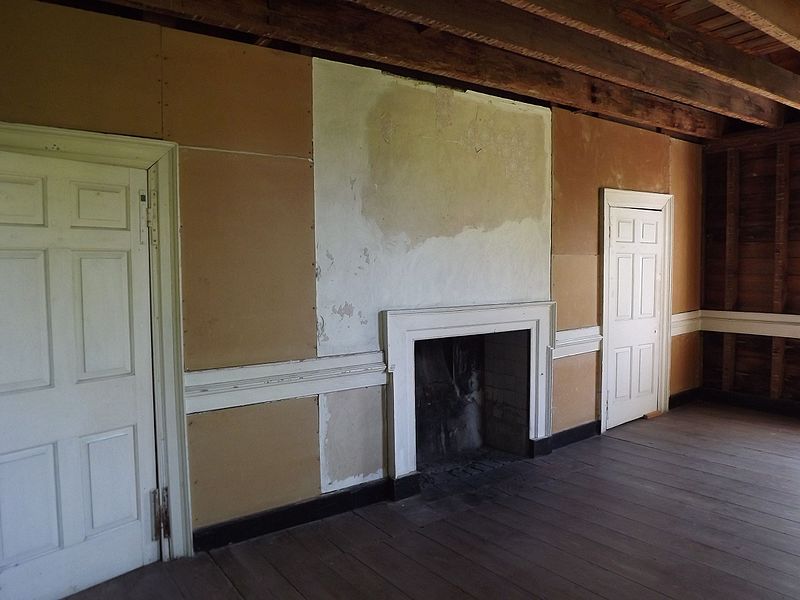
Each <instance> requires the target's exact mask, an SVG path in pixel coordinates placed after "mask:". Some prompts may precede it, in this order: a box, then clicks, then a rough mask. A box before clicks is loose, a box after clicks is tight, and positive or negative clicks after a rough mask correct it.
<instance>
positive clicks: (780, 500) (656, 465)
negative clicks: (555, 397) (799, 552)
mask: <svg viewBox="0 0 800 600" xmlns="http://www.w3.org/2000/svg"><path fill="white" fill-rule="evenodd" d="M604 441H605V440H604ZM592 450H593V451H592V452H586V451H585V450H583V449H577V448H576V449H570V448H566V449H565V455H566V456H568V457H571V458H574V459H575V460H582V461H584V462H586V463H587V464H590V465H592V466H595V467H597V466H602V465H607V464H609V463H618V464H621V465H629V466H631V467H637V468H641V469H647V470H650V471H655V472H658V473H661V474H663V475H666V476H668V477H676V478H679V479H682V480H684V481H687V482H695V483H696V484H697V486H696V487H694V488H693V489H695V490H700V489H702V488H704V487H711V488H717V489H719V490H725V491H727V492H730V493H732V494H741V495H743V496H750V497H752V498H754V499H756V500H760V501H762V502H766V503H770V504H772V503H774V504H776V505H779V506H783V507H785V508H789V509H792V512H794V513H795V518H792V517H789V516H787V515H786V514H783V515H782V516H784V517H785V518H792V520H797V518H796V517H797V516H800V510H798V509H797V508H796V507H798V506H800V489H797V490H795V491H794V492H786V491H783V490H775V489H771V488H766V487H762V486H761V485H759V484H757V483H754V482H753V481H751V480H750V479H751V478H738V479H732V478H730V477H728V476H726V475H717V474H715V473H710V472H708V471H705V472H704V471H698V470H696V469H692V468H687V467H685V466H683V465H680V464H675V463H670V462H664V461H661V460H658V459H654V458H652V457H649V456H643V455H642V453H640V452H636V451H631V450H630V449H629V450H628V451H625V450H618V449H614V448H612V447H610V446H609V445H608V444H595V445H593V446H592ZM742 479H745V481H743V480H742ZM742 483H746V484H747V485H742ZM756 500H754V501H753V502H755V501H756Z"/></svg>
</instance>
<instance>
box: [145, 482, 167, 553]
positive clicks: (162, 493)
mask: <svg viewBox="0 0 800 600" xmlns="http://www.w3.org/2000/svg"><path fill="white" fill-rule="evenodd" d="M150 513H151V516H152V521H153V541H154V542H158V541H160V540H161V539H168V538H169V537H170V527H169V488H163V489H158V488H156V489H154V490H153V491H152V492H150Z"/></svg>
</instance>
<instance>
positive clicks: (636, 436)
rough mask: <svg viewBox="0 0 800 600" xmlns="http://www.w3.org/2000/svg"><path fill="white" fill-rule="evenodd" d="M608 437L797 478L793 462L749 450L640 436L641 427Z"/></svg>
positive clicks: (799, 470)
mask: <svg viewBox="0 0 800 600" xmlns="http://www.w3.org/2000/svg"><path fill="white" fill-rule="evenodd" d="M608 435H609V437H614V438H617V439H627V440H631V441H637V440H638V441H640V442H645V445H647V444H646V442H651V443H652V442H654V441H655V442H657V441H661V442H665V443H667V444H671V445H673V446H675V447H681V446H683V447H685V448H686V451H687V452H689V453H690V454H697V453H702V454H703V455H704V456H712V457H714V458H713V459H712V460H718V461H720V462H723V463H724V464H731V463H734V464H736V466H739V467H741V468H744V469H752V470H755V471H762V472H763V471H767V472H772V473H777V474H779V475H782V476H784V477H790V478H800V464H798V461H795V460H793V459H790V458H787V457H784V456H778V455H774V454H768V453H764V452H759V451H756V450H750V449H748V448H743V447H742V446H737V445H736V444H729V443H722V442H714V441H708V440H706V439H704V438H700V437H699V436H692V435H688V434H679V433H676V432H669V431H664V430H663V429H662V430H657V429H652V430H648V431H645V432H643V431H642V429H641V427H638V426H637V427H619V428H616V429H614V430H612V431H611V432H610V433H609V434H608Z"/></svg>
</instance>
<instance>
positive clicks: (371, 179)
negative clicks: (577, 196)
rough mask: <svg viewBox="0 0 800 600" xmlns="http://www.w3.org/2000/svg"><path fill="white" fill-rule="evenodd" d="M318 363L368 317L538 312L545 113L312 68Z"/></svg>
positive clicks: (350, 348) (371, 329)
mask: <svg viewBox="0 0 800 600" xmlns="http://www.w3.org/2000/svg"><path fill="white" fill-rule="evenodd" d="M313 79H314V179H315V208H316V237H317V241H316V244H317V261H318V264H317V319H318V324H317V338H318V352H319V355H321V356H324V355H331V354H341V353H348V352H360V351H368V350H376V349H378V348H379V344H378V332H379V323H378V314H379V311H382V310H386V309H395V308H415V307H423V306H425V307H428V306H455V305H469V304H490V303H503V302H516V301H531V300H547V299H549V295H550V264H549V263H550V261H549V255H550V111H549V110H547V109H543V108H539V107H534V106H527V105H522V104H518V103H514V102H511V101H507V100H502V99H498V98H491V97H488V96H484V95H481V94H476V93H471V92H458V91H453V90H451V89H446V88H441V87H436V86H432V85H429V84H425V83H420V82H416V81H412V80H408V79H403V78H399V77H395V76H392V75H387V74H385V73H382V72H380V71H376V70H374V69H366V68H362V67H355V66H349V65H344V64H338V63H333V62H328V61H324V60H317V59H315V60H314V76H313Z"/></svg>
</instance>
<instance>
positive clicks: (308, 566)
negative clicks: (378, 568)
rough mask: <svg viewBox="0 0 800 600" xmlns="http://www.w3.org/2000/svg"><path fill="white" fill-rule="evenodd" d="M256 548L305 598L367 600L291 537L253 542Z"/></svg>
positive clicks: (286, 534) (285, 535) (285, 536)
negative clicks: (354, 599) (362, 599)
mask: <svg viewBox="0 0 800 600" xmlns="http://www.w3.org/2000/svg"><path fill="white" fill-rule="evenodd" d="M254 544H255V547H256V548H257V549H258V551H259V552H260V553H261V554H262V556H264V558H266V559H267V560H268V561H269V562H270V563H271V564H272V566H273V567H275V569H276V570H277V571H278V572H279V573H280V574H281V575H283V577H285V578H286V580H287V581H289V583H291V584H292V586H293V587H294V588H295V589H297V590H298V591H299V592H300V594H301V595H302V596H303V597H304V598H308V599H313V600H349V599H353V598H365V599H366V598H368V596H367V595H366V594H365V593H364V592H363V591H362V590H359V589H358V588H357V587H356V586H355V585H353V584H352V583H350V582H349V581H347V580H346V579H345V578H344V577H342V576H341V575H339V574H338V573H337V572H336V571H334V570H333V569H331V568H330V567H329V566H328V565H327V564H325V562H324V560H323V559H321V558H320V557H318V556H315V555H314V554H313V553H311V552H309V551H308V550H307V549H306V548H305V547H304V546H303V545H302V544H300V542H298V541H297V540H296V539H295V538H294V537H293V536H292V535H290V534H288V533H285V534H284V535H282V536H276V537H273V538H270V539H269V540H263V541H261V540H256V541H254Z"/></svg>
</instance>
